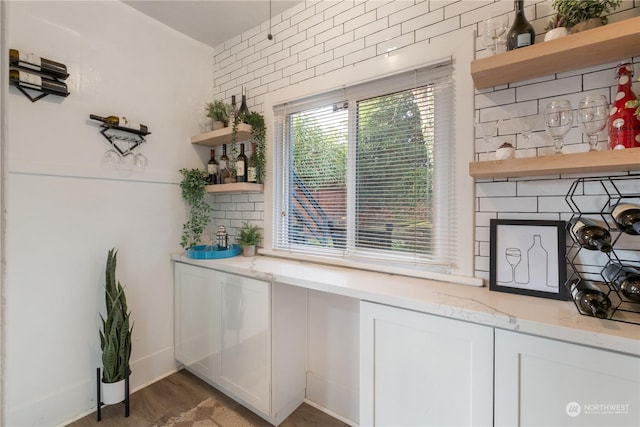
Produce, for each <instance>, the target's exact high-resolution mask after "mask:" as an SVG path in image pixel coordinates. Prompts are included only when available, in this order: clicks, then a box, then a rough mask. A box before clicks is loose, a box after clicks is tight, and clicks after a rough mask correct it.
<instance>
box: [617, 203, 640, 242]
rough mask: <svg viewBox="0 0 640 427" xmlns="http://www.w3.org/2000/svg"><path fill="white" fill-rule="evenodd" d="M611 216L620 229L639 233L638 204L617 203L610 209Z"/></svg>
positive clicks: (639, 215)
mask: <svg viewBox="0 0 640 427" xmlns="http://www.w3.org/2000/svg"><path fill="white" fill-rule="evenodd" d="M611 216H613V220H614V221H615V222H616V225H617V226H618V228H619V229H620V231H623V232H625V233H627V234H634V235H640V205H634V204H632V203H619V204H618V205H616V207H614V208H613V210H612V211H611Z"/></svg>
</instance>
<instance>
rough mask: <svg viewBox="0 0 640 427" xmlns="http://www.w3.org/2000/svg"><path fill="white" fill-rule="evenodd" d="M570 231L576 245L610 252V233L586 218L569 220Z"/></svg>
mask: <svg viewBox="0 0 640 427" xmlns="http://www.w3.org/2000/svg"><path fill="white" fill-rule="evenodd" d="M569 225H570V229H571V233H572V234H573V236H574V240H575V241H576V243H577V244H578V245H580V246H581V247H583V248H585V249H589V250H593V251H595V250H598V251H602V252H607V253H608V252H611V249H612V248H611V234H610V233H609V230H607V229H606V228H604V227H601V226H599V225H598V224H596V223H595V222H593V221H591V220H590V219H588V218H584V217H577V218H574V219H572V220H571V221H570V222H569Z"/></svg>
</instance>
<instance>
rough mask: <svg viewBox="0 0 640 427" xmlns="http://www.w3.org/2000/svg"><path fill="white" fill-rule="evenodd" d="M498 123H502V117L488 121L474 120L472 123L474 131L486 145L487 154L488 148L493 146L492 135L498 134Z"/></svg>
mask: <svg viewBox="0 0 640 427" xmlns="http://www.w3.org/2000/svg"><path fill="white" fill-rule="evenodd" d="M500 123H502V119H498V120H495V121H493V120H492V121H488V122H475V123H474V124H473V126H474V127H475V128H476V132H477V133H478V135H479V136H480V138H482V140H483V141H484V143H485V144H486V146H487V151H486V152H487V154H488V153H489V150H490V149H492V148H493V137H494V136H496V135H497V134H498V128H499V127H500Z"/></svg>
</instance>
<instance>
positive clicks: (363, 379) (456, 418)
mask: <svg viewBox="0 0 640 427" xmlns="http://www.w3.org/2000/svg"><path fill="white" fill-rule="evenodd" d="M360 321H361V323H360V331H361V335H360V337H361V338H360V357H361V360H360V362H361V364H360V425H362V426H370V425H376V426H409V425H412V426H416V425H419V426H465V425H467V426H488V425H491V424H492V411H493V329H492V328H489V327H485V326H480V325H475V324H472V323H467V322H462V321H456V320H451V319H445V318H442V317H438V316H432V315H428V314H424V313H418V312H414V311H409V310H404V309H398V308H393V307H388V306H383V305H379V304H372V303H367V302H362V303H361V306H360Z"/></svg>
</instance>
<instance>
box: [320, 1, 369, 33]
mask: <svg viewBox="0 0 640 427" xmlns="http://www.w3.org/2000/svg"><path fill="white" fill-rule="evenodd" d="M329 10H330V9H328V10H327V11H325V17H326V14H327V12H328V11H329ZM375 19H376V13H375V11H370V12H366V11H365V8H364V4H363V3H360V4H357V5H355V6H353V7H351V8H349V9H343V10H342V11H341V12H340V13H338V14H337V15H335V16H334V17H333V24H334V25H339V24H344V29H345V31H351V30H352V29H354V28H356V27H360V26H362V25H364V24H366V23H367V22H371V21H374V20H375ZM355 20H359V21H360V22H361V23H359V22H354V21H355Z"/></svg>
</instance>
